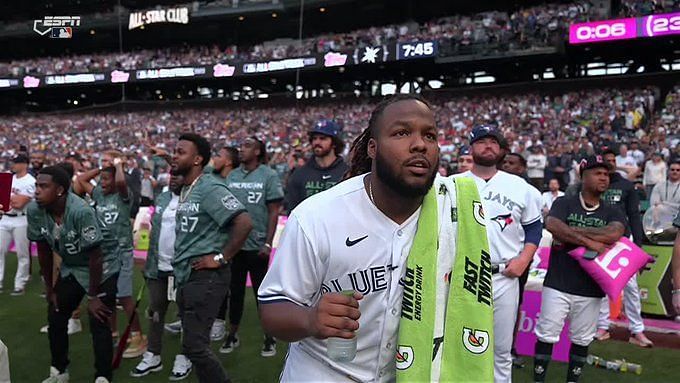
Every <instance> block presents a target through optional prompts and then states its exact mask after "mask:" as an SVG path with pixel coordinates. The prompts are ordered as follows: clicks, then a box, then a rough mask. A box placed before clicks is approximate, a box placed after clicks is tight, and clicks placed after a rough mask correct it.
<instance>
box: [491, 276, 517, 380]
mask: <svg viewBox="0 0 680 383" xmlns="http://www.w3.org/2000/svg"><path fill="white" fill-rule="evenodd" d="M492 287H493V317H494V321H493V332H494V342H495V343H494V363H493V368H494V381H495V382H511V381H512V354H511V350H512V338H513V333H514V332H515V321H516V320H517V306H518V304H519V282H518V280H517V278H508V277H506V276H504V275H503V274H494V275H493V277H492Z"/></svg>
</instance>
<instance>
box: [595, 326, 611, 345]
mask: <svg viewBox="0 0 680 383" xmlns="http://www.w3.org/2000/svg"><path fill="white" fill-rule="evenodd" d="M611 337H612V336H611V335H610V334H609V330H606V329H603V328H600V329H597V333H595V339H597V340H599V341H600V342H603V341H605V340H608V339H610V338H611Z"/></svg>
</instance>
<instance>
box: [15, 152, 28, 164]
mask: <svg viewBox="0 0 680 383" xmlns="http://www.w3.org/2000/svg"><path fill="white" fill-rule="evenodd" d="M12 162H14V163H15V164H27V163H28V157H26V155H25V154H18V155H17V156H16V157H14V159H12Z"/></svg>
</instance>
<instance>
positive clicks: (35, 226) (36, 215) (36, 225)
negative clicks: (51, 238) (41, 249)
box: [26, 202, 45, 242]
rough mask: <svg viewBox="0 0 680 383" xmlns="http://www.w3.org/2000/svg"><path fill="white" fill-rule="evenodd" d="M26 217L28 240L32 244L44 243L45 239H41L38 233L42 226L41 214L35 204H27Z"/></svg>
mask: <svg viewBox="0 0 680 383" xmlns="http://www.w3.org/2000/svg"><path fill="white" fill-rule="evenodd" d="M26 215H27V221H28V230H27V237H28V240H29V241H32V242H41V241H45V238H43V236H42V234H41V232H40V228H41V227H42V225H43V222H42V214H41V213H40V209H39V208H38V205H37V204H36V203H35V202H29V204H28V208H27V209H26Z"/></svg>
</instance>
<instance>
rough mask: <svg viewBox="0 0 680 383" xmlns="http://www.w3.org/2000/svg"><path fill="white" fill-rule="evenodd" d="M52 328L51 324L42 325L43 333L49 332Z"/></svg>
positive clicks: (41, 331)
mask: <svg viewBox="0 0 680 383" xmlns="http://www.w3.org/2000/svg"><path fill="white" fill-rule="evenodd" d="M49 330H50V325H48V324H46V325H44V326H42V327H40V333H41V334H47V332H48V331H49Z"/></svg>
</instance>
